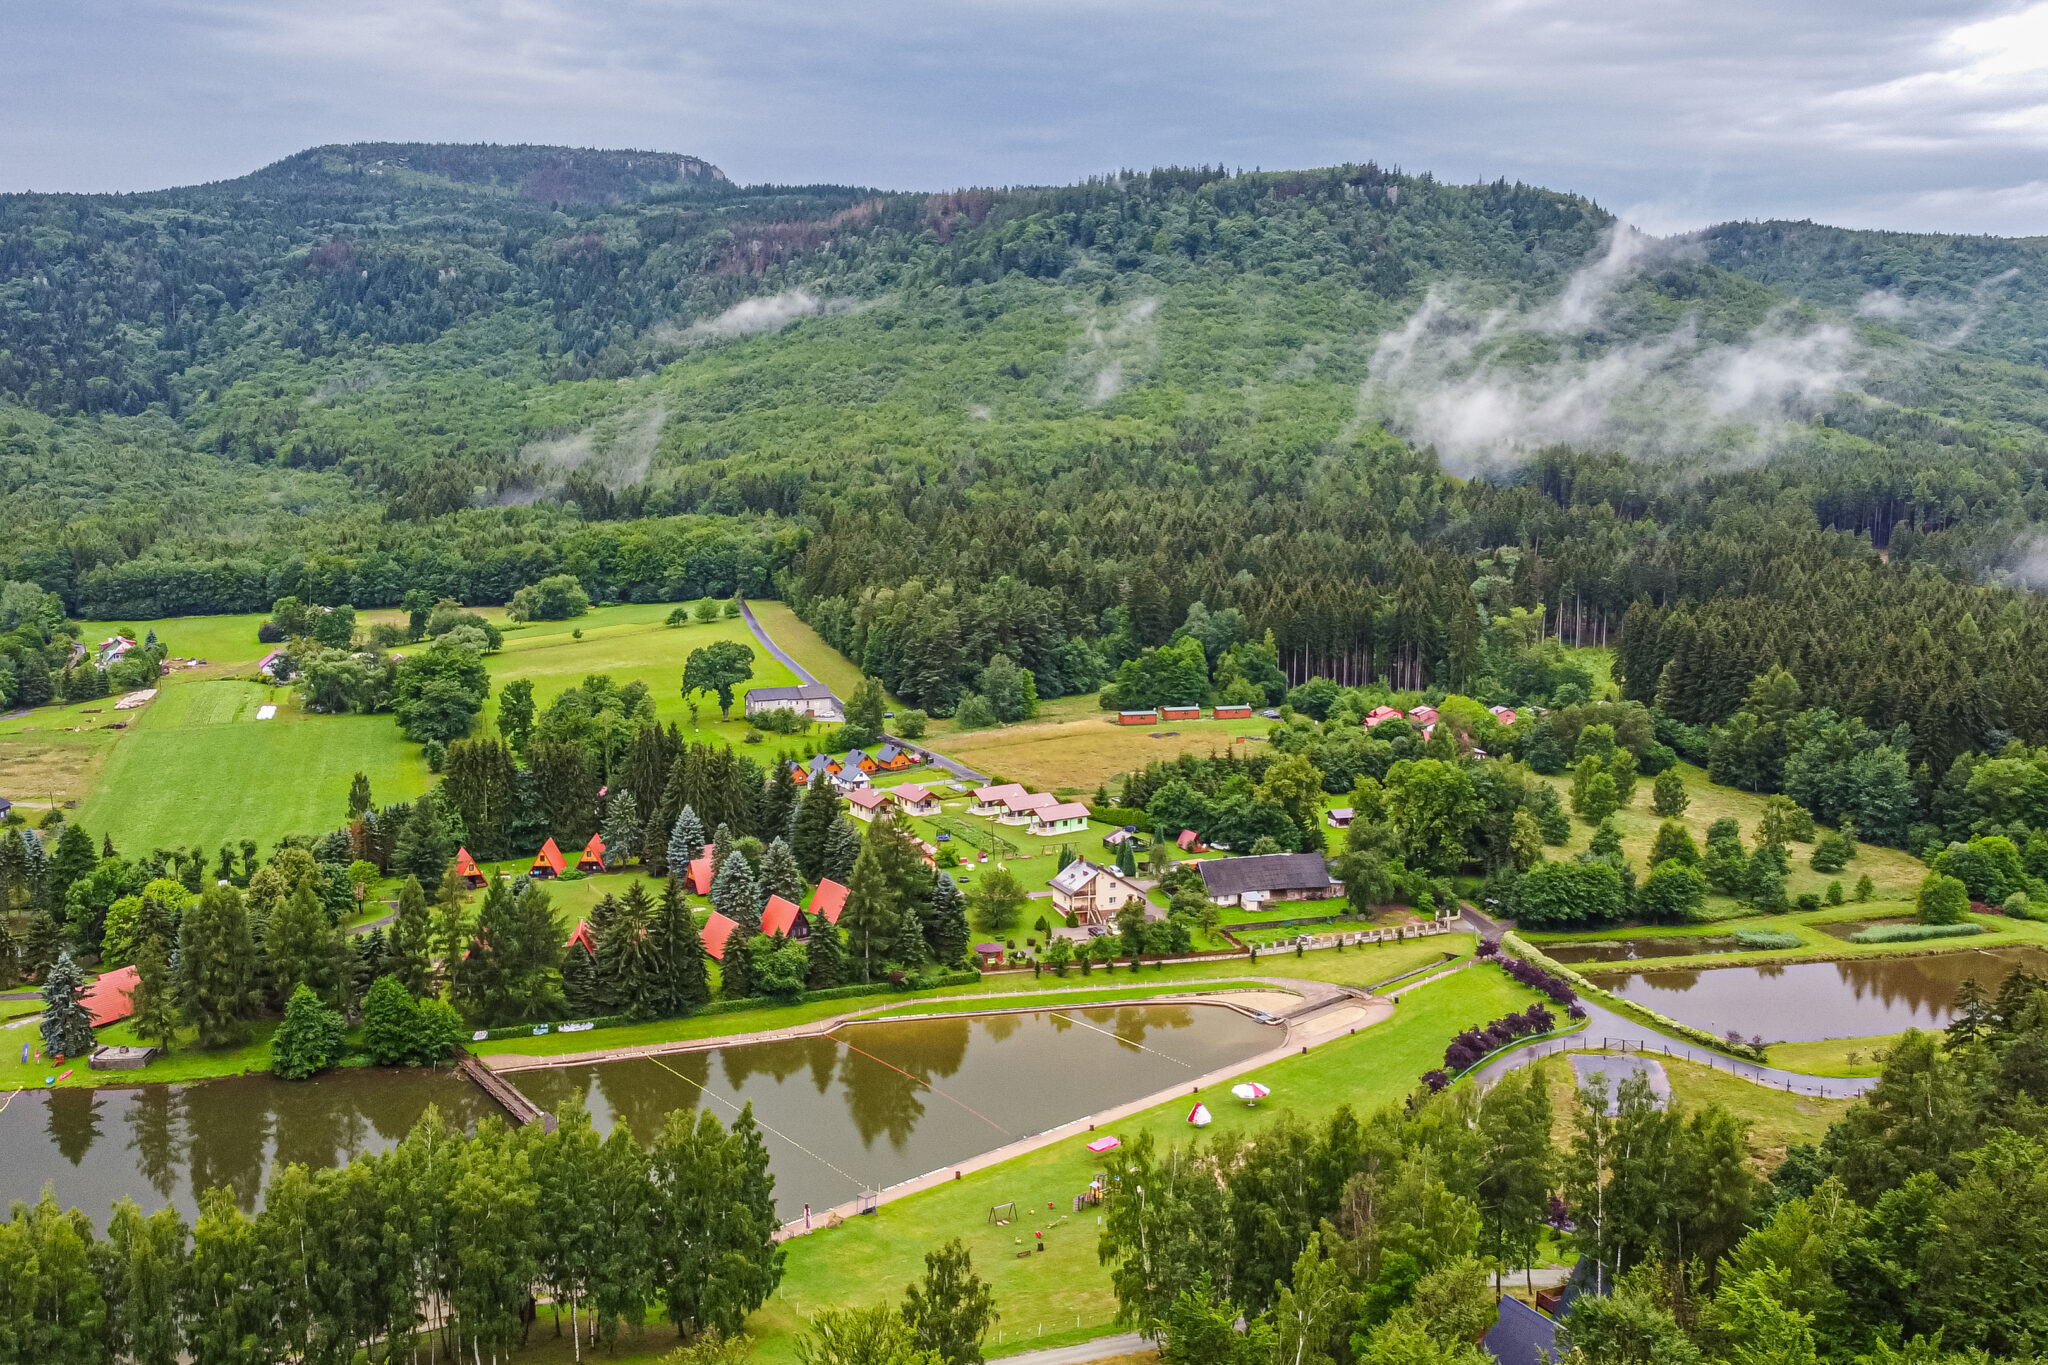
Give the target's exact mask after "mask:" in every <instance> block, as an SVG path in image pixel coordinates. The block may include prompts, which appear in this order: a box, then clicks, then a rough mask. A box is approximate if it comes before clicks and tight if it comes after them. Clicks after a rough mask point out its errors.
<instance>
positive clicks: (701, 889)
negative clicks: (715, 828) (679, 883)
mask: <svg viewBox="0 0 2048 1365" xmlns="http://www.w3.org/2000/svg"><path fill="white" fill-rule="evenodd" d="M717 855H718V850H717V849H716V848H713V847H712V846H711V845H710V844H706V845H704V852H703V853H701V854H699V855H698V856H697V857H695V858H692V859H691V860H690V889H691V890H692V891H695V892H696V893H697V894H698V895H700V896H708V895H710V894H711V873H712V870H713V869H712V866H711V860H712V859H713V858H715V857H716V856H717Z"/></svg>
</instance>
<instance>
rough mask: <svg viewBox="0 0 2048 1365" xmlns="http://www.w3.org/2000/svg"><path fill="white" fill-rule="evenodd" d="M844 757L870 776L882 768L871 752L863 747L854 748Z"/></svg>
mask: <svg viewBox="0 0 2048 1365" xmlns="http://www.w3.org/2000/svg"><path fill="white" fill-rule="evenodd" d="M846 758H847V761H848V762H850V763H852V764H853V766H854V767H856V768H859V769H860V770H861V771H862V772H864V773H867V774H868V775H869V776H871V777H872V776H873V775H874V774H876V773H878V772H880V771H881V770H882V765H881V763H880V762H879V761H878V760H877V759H876V758H875V756H874V755H873V754H871V753H869V752H868V751H867V750H865V749H855V750H854V751H853V752H852V753H850V754H848V755H847V756H846Z"/></svg>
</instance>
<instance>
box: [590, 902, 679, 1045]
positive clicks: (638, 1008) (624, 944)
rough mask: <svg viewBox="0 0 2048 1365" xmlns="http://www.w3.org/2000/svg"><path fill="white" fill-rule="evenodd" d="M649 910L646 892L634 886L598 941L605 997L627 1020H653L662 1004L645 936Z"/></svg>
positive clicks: (659, 1011) (657, 973)
mask: <svg viewBox="0 0 2048 1365" xmlns="http://www.w3.org/2000/svg"><path fill="white" fill-rule="evenodd" d="M651 908H652V907H651V906H649V904H648V902H647V893H646V891H644V890H642V889H641V886H640V883H639V882H637V881H636V882H634V883H633V885H632V886H631V887H629V888H628V889H627V891H626V896H625V899H624V900H622V901H620V902H619V903H618V909H617V910H616V911H614V912H613V914H612V915H611V916H610V922H609V923H608V924H606V925H605V928H604V934H603V937H602V938H600V939H599V940H598V957H599V961H600V965H601V967H602V969H603V970H602V979H603V982H604V990H605V994H606V996H607V997H608V998H609V999H610V1000H611V1001H612V1005H613V1008H615V1009H617V1010H618V1011H619V1012H620V1013H621V1014H624V1015H625V1016H626V1017H627V1018H629V1019H654V1018H657V1017H659V1016H660V1015H661V1014H662V1012H663V1011H662V1005H663V1004H664V1003H665V1002H664V1001H663V1000H662V999H661V998H660V993H659V989H658V988H659V985H660V981H659V977H660V973H659V969H658V966H657V964H656V961H655V956H654V945H653V944H652V943H651V942H650V941H649V936H648V930H649V928H650V925H649V924H648V920H649V918H650V916H649V911H650V910H651Z"/></svg>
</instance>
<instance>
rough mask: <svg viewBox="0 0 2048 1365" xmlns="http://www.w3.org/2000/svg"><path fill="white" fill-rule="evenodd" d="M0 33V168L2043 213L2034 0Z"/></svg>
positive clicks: (1735, 210) (1598, 2) (335, 15)
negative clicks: (1344, 176)
mask: <svg viewBox="0 0 2048 1365" xmlns="http://www.w3.org/2000/svg"><path fill="white" fill-rule="evenodd" d="M0 34H4V35H5V39H6V41H4V42H0V190H17V189H38V190H125V189H147V188H154V187H158V186H164V185H173V184H185V183H191V182H195V181H202V180H210V179H219V178H223V177H227V176H233V175H237V174H240V173H242V172H244V171H247V170H250V169H253V168H254V167H256V166H259V165H262V164H264V163H266V162H268V161H272V160H275V159H276V158H278V157H280V156H283V155H285V154H286V153H289V152H292V151H296V150H298V149H300V148H303V147H307V146H312V145H315V144H319V143H325V142H346V141H361V140H433V141H465V142H470V141H493V142H549V143H569V144H576V145H596V146H609V147H621V146H633V147H647V148H656V149H661V150H667V151H681V152H691V153H695V154H697V155H701V156H704V157H708V158H709V159H711V160H712V161H714V162H716V163H717V164H719V165H720V166H722V167H724V168H725V170H726V171H727V173H728V174H730V175H732V176H733V177H734V178H735V179H738V180H742V181H769V180H772V181H781V182H803V181H825V180H829V181H838V182H853V183H859V184H867V185H875V186H881V187H886V188H894V189H942V188H951V187H955V186H960V185H967V184H1016V183H1047V182H1063V181H1070V180H1074V179H1078V178H1080V177H1082V176H1085V175H1089V174H1092V173H1097V172H1103V171H1111V170H1115V169H1117V168H1120V167H1145V166H1151V165H1157V164H1162V163H1169V162H1181V163H1187V162H1217V161H1221V162H1223V163H1225V164H1228V165H1233V166H1244V167H1247V168H1249V167H1252V166H1263V167H1266V168H1268V169H1271V168H1275V167H1285V166H1308V165H1323V164H1329V163H1333V162H1341V161H1353V160H1364V159H1366V158H1369V157H1370V158H1377V159H1378V160H1379V161H1381V162H1382V163H1384V164H1389V165H1396V166H1399V167H1401V168H1403V169H1405V170H1410V171H1421V170H1430V171H1433V172H1435V173H1436V174H1437V175H1438V176H1440V177H1443V178H1446V179H1452V180H1459V181H1468V180H1477V179H1491V178H1493V177H1496V176H1506V177H1509V178H1511V179H1515V178H1518V179H1523V180H1529V181H1534V182H1538V183H1541V184H1545V185H1549V186H1553V187H1556V188H1559V189H1570V190H1577V191H1581V192H1583V193H1587V194H1590V195H1592V196H1593V197H1595V198H1596V199H1598V200H1599V201H1600V202H1601V203H1602V204H1604V205H1606V206H1608V207H1610V208H1613V209H1615V210H1617V211H1619V212H1621V213H1622V214H1624V216H1626V217H1628V218H1630V219H1631V220H1632V221H1634V222H1636V223H1637V224H1638V225H1640V226H1642V227H1644V228H1646V229H1648V230H1651V231H1656V232H1665V231H1671V230H1675V229H1678V228H1682V227H1689V226H1695V225H1698V224H1702V223H1707V222H1714V221H1718V220H1721V219H1727V218H1745V217H1798V218H1803V217H1811V218H1816V219H1820V220H1823V221H1828V222H1835V223H1843V224H1848V225H1851V226H1859V227H1897V228H1915V229H1927V230H1943V231H1969V232H1995V233H2011V234H2039V233H2048V0H2021V2H2020V3H2011V2H2009V0H2008V2H2003V3H2001V2H1998V0H1914V2H1913V3H1905V2H1904V0H1795V2H1794V3H1786V2H1785V0H1713V2H1712V3H1707V2H1706V0H1683V2H1680V0H1628V3H1616V0H1266V2H1265V3H1244V2H1242V0H1006V2H1004V3H996V2H994V0H950V2H949V3H933V2H932V0H745V3H738V2H737V0H721V2H720V3H711V2H710V0H584V3H582V4H571V3H567V2H566V0H347V3H342V4H325V5H316V4H305V3H286V0H269V2H261V0H14V3H9V4H6V5H5V6H4V7H0Z"/></svg>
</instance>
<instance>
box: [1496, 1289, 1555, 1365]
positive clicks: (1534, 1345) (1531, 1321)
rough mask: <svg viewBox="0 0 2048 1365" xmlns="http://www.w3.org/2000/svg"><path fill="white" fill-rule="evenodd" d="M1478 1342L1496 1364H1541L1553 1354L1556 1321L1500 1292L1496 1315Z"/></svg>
mask: <svg viewBox="0 0 2048 1365" xmlns="http://www.w3.org/2000/svg"><path fill="white" fill-rule="evenodd" d="M1479 1344H1480V1345H1482V1346H1484V1347H1485V1348H1486V1351H1487V1353H1488V1354H1489V1355H1491V1356H1492V1357H1493V1358H1494V1359H1495V1360H1497V1361H1499V1362H1500V1365H1543V1362H1545V1361H1547V1360H1549V1359H1551V1358H1552V1357H1553V1356H1555V1355H1556V1354H1557V1324H1556V1323H1554V1322H1552V1321H1551V1320H1550V1319H1549V1318H1546V1317H1544V1316H1543V1315H1542V1314H1541V1313H1539V1312H1537V1311H1536V1310H1535V1309H1533V1308H1531V1307H1530V1306H1529V1305H1528V1304H1526V1303H1523V1302H1522V1301H1521V1300H1520V1299H1517V1298H1512V1297H1509V1296H1505V1295H1503V1296H1502V1298H1501V1300H1500V1316H1499V1317H1498V1318H1497V1319H1496V1320H1495V1321H1494V1324H1493V1326H1491V1327H1489V1328H1487V1329H1486V1335H1485V1336H1484V1337H1482V1338H1480V1343H1479Z"/></svg>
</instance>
